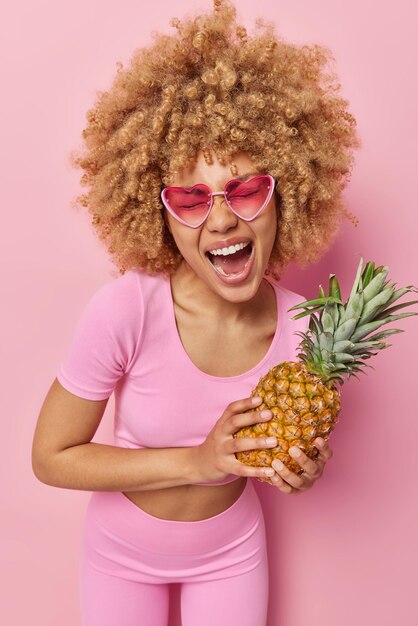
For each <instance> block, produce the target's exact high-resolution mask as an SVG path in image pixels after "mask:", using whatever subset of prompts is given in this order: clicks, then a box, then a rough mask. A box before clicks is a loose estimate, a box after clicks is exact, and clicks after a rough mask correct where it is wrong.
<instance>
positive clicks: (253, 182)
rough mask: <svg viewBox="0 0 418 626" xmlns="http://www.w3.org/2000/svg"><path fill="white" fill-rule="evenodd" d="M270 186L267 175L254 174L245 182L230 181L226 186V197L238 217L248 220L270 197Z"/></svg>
mask: <svg viewBox="0 0 418 626" xmlns="http://www.w3.org/2000/svg"><path fill="white" fill-rule="evenodd" d="M271 186H272V185H271V181H270V179H269V177H268V176H256V177H255V178H251V179H250V180H248V181H246V182H240V181H231V182H230V183H229V184H228V185H227V188H226V197H227V200H228V202H229V204H230V205H231V207H232V208H233V209H234V211H236V213H237V214H238V215H239V216H240V217H242V218H243V219H246V220H250V219H252V218H253V217H254V216H255V215H256V213H258V211H259V210H260V209H261V208H262V207H263V206H264V205H265V204H266V202H267V200H268V199H269V196H270V197H271Z"/></svg>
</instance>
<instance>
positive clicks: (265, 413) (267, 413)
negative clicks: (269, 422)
mask: <svg viewBox="0 0 418 626" xmlns="http://www.w3.org/2000/svg"><path fill="white" fill-rule="evenodd" d="M260 416H261V417H262V418H263V420H265V419H268V418H269V417H271V411H269V410H268V409H266V410H265V411H261V413H260Z"/></svg>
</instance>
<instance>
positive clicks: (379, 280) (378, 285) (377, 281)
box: [363, 268, 389, 304]
mask: <svg viewBox="0 0 418 626" xmlns="http://www.w3.org/2000/svg"><path fill="white" fill-rule="evenodd" d="M388 271H389V270H388V269H387V268H386V270H385V271H382V272H380V273H379V274H378V275H377V276H375V277H374V278H373V280H371V281H370V283H369V284H368V285H367V287H366V288H365V289H364V291H363V293H364V302H365V304H366V303H367V302H370V300H372V299H373V298H374V297H375V296H376V295H377V294H378V293H380V292H381V291H382V287H383V283H384V282H385V278H386V276H387V273H388Z"/></svg>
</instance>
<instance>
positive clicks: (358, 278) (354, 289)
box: [348, 257, 363, 301]
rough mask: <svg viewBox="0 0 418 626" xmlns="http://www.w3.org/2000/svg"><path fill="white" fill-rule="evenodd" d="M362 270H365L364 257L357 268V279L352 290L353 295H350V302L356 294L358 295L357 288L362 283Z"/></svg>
mask: <svg viewBox="0 0 418 626" xmlns="http://www.w3.org/2000/svg"><path fill="white" fill-rule="evenodd" d="M362 268H363V257H361V258H360V263H359V265H358V268H357V273H356V277H355V279H354V283H353V286H352V288H351V293H350V297H349V298H348V301H350V299H351V298H352V297H353V296H354V294H355V293H357V290H358V289H357V288H358V285H359V282H360V278H361V270H362Z"/></svg>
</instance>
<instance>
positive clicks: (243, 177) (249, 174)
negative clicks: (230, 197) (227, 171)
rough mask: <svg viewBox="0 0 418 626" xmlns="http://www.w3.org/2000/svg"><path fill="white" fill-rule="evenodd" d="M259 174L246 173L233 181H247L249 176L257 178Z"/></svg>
mask: <svg viewBox="0 0 418 626" xmlns="http://www.w3.org/2000/svg"><path fill="white" fill-rule="evenodd" d="M258 175H259V172H246V173H245V174H242V175H241V176H235V180H247V178H250V177H251V176H258Z"/></svg>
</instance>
